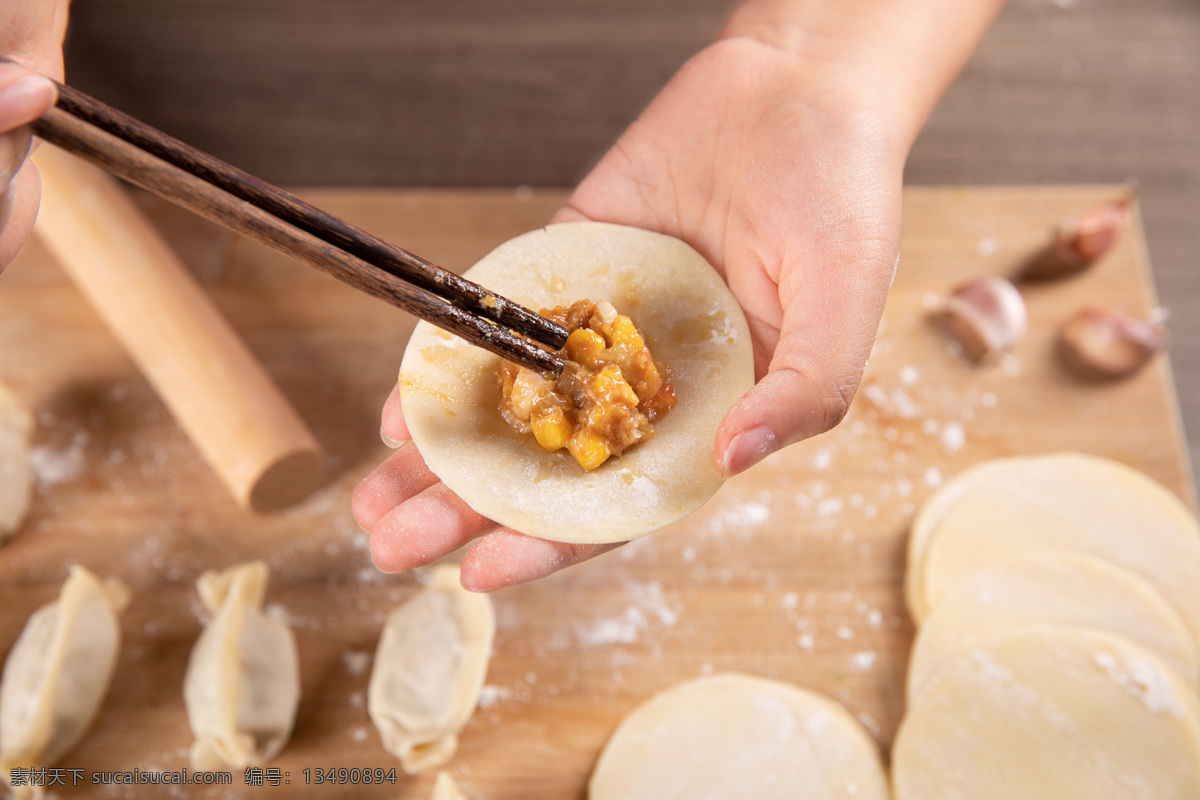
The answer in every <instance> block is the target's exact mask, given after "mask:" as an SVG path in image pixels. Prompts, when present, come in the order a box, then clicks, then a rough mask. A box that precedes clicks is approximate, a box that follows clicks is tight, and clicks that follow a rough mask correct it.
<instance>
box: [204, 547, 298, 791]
mask: <svg viewBox="0 0 1200 800" xmlns="http://www.w3.org/2000/svg"><path fill="white" fill-rule="evenodd" d="M267 572H268V570H267V565H266V563H264V562H262V561H253V562H250V563H247V564H241V565H239V566H236V567H232V568H230V569H227V570H225V571H224V572H206V573H204V574H203V575H201V576H200V580H199V581H197V583H196V586H197V588H198V589H199V591H200V600H201V601H202V602H203V603H204V606H205V607H206V608H207V609H208V610H209V611H210V612H211V613H212V615H213V617H212V619H211V620H210V621H209V623H208V625H207V626H205V628H204V631H203V632H202V633H201V634H200V638H199V640H197V642H196V646H195V647H193V648H192V655H191V657H190V658H189V659H188V668H187V675H186V676H185V677H184V682H183V698H184V702H185V704H186V705H187V713H188V722H189V724H190V725H191V727H192V733H193V734H194V735H195V736H196V742H195V744H193V745H192V753H191V756H192V758H191V760H192V767H193V768H194V769H198V770H218V769H228V768H237V769H240V768H244V767H246V766H249V765H251V764H259V763H262V762H263V761H266V760H267V759H269V758H271V757H272V756H274V755H275V754H276V753H278V752H279V751H280V750H282V749H283V746H284V744H286V743H287V740H288V737H289V736H291V734H292V725H293V723H294V722H295V720H296V706H297V705H298V704H299V702H300V664H299V657H298V656H297V654H296V640H295V638H294V637H293V636H292V631H291V629H290V628H288V626H287V625H286V624H285V623H284V622H282V621H281V620H278V619H274V618H272V617H268V616H267V615H266V614H264V613H263V612H262V606H263V598H264V596H265V594H266V589H267Z"/></svg>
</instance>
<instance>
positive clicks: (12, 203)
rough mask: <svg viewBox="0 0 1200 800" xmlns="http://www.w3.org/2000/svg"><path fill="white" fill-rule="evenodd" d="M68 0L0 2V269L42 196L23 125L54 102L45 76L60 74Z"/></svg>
mask: <svg viewBox="0 0 1200 800" xmlns="http://www.w3.org/2000/svg"><path fill="white" fill-rule="evenodd" d="M67 6H68V2H67V0H57V2H5V3H0V54H2V55H4V56H5V57H6V58H8V59H10V60H11V61H12V62H14V63H10V64H0V272H3V271H4V268H5V267H6V266H8V263H9V262H10V261H12V260H13V258H14V257H15V256H16V254H17V252H18V251H19V250H20V249H21V247H22V246H24V244H25V240H26V239H28V238H29V234H30V232H31V231H32V230H33V221H34V218H35V217H36V216H37V208H38V202H39V201H40V199H41V183H40V182H39V180H38V176H37V170H36V169H34V167H33V164H32V163H30V162H29V161H28V160H27V156H28V155H29V152H30V146H31V143H32V136H31V134H30V132H29V129H28V128H27V127H25V126H26V125H28V124H29V123H30V122H32V121H33V120H35V119H37V118H38V117H39V116H41V115H42V114H44V113H45V112H46V110H47V109H49V108H50V107H51V106H52V105H54V102H55V99H56V96H57V92H56V90H55V88H54V84H53V83H51V82H50V81H49V80H47V79H46V78H44V77H41V76H39V75H36V74H34V73H35V72H36V73H41V75H46V76H50V77H52V78H55V79H57V80H62V72H63V65H62V40H63V34H64V33H65V31H66V25H67Z"/></svg>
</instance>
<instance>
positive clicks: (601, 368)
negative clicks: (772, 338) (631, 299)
mask: <svg viewBox="0 0 1200 800" xmlns="http://www.w3.org/2000/svg"><path fill="white" fill-rule="evenodd" d="M540 313H541V314H542V316H544V317H546V318H547V319H551V320H554V321H555V322H557V323H559V324H560V325H562V326H563V327H565V328H566V329H567V330H568V331H570V336H569V337H568V338H567V343H566V346H564V347H563V349H562V350H560V351H559V354H560V355H562V356H563V357H564V359H566V362H567V364H566V368H565V369H563V372H562V375H561V376H559V378H558V379H557V380H552V379H547V378H545V377H543V376H542V375H540V374H539V373H537V372H534V371H532V370H529V369H526V368H524V367H519V366H517V365H516V364H513V363H512V362H511V361H504V362H502V363H501V365H500V413H501V414H502V415H503V416H504V419H505V420H506V421H507V422H508V424H510V425H512V426H513V427H514V428H516V429H517V430H518V431H520V432H522V433H532V434H533V436H534V438H535V439H537V442H538V444H540V445H541V446H542V447H543V448H545V449H546V450H551V451H554V450H559V449H561V448H563V447H565V448H567V450H568V451H570V453H571V455H572V456H574V457H575V460H576V461H578V462H579V465H580V466H582V467H583V468H584V469H595V468H596V467H598V466H600V465H601V464H603V463H604V462H605V461H606V460H607V459H608V457H609V456H611V455H620V454H621V453H622V452H624V451H625V449H626V448H627V447H630V446H632V445H634V444H637V443H638V442H640V441H643V440H645V439H649V438H650V437H652V436H653V435H654V427H653V425H652V424H651V423H653V422H654V421H655V420H656V419H658V418H659V417H661V416H662V415H664V414H666V413H667V412H668V411H670V410H671V409H672V408H674V407H675V403H676V399H675V390H674V388H672V387H671V385H670V384H668V383H667V382H666V375H665V374H664V373H663V372H662V371H661V365H656V364H655V363H654V359H653V358H652V357H651V355H650V351H649V350H648V349H647V348H646V342H645V340H644V339H643V338H642V335H641V333H640V332H639V331H638V330H637V328H635V327H634V325H633V322H632V321H631V320H630V319H629V317H626V316H622V315H620V314H618V313H617V311H616V309H615V308H613V307H612V305H611V304H610V303H608V302H607V301H605V300H600V301H599V302H597V303H593V302H591V301H590V300H580V301H578V302H576V303H574V304H572V305H570V306H558V307H557V308H553V309H542V311H541V312H540Z"/></svg>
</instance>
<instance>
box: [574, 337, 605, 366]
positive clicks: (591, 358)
mask: <svg viewBox="0 0 1200 800" xmlns="http://www.w3.org/2000/svg"><path fill="white" fill-rule="evenodd" d="M602 352H604V337H603V336H601V335H600V334H598V333H596V332H595V331H590V330H588V329H587V328H580V329H579V330H577V331H572V332H571V335H570V336H568V337H567V358H569V359H571V360H572V361H574V362H576V363H577V364H582V365H583V366H585V367H587V368H588V369H595V368H596V365H597V364H598V363H599V356H600V354H601V353H602Z"/></svg>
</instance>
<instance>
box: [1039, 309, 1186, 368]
mask: <svg viewBox="0 0 1200 800" xmlns="http://www.w3.org/2000/svg"><path fill="white" fill-rule="evenodd" d="M1058 344H1059V355H1060V356H1061V358H1062V360H1063V362H1064V364H1065V365H1066V366H1067V368H1068V369H1070V370H1071V371H1072V372H1075V373H1076V374H1078V375H1081V376H1083V377H1088V378H1099V379H1107V380H1114V379H1119V378H1127V377H1129V376H1131V375H1133V374H1134V373H1136V372H1137V371H1138V370H1140V369H1141V368H1142V367H1144V366H1146V365H1147V364H1149V363H1150V361H1151V360H1152V359H1153V358H1154V356H1155V355H1157V354H1158V353H1160V352H1162V351H1163V350H1165V349H1166V347H1167V333H1166V330H1165V329H1164V328H1163V325H1162V317H1161V315H1157V316H1156V315H1154V314H1152V315H1151V317H1150V318H1149V319H1144V320H1143V319H1136V318H1134V317H1131V316H1129V315H1128V314H1125V313H1124V312H1122V311H1118V310H1117V309H1115V308H1090V307H1089V308H1083V309H1081V310H1080V311H1079V312H1077V313H1076V314H1075V316H1074V317H1072V318H1071V319H1070V320H1068V321H1067V323H1066V324H1065V325H1063V327H1062V328H1061V329H1060V330H1059V337H1058Z"/></svg>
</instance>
